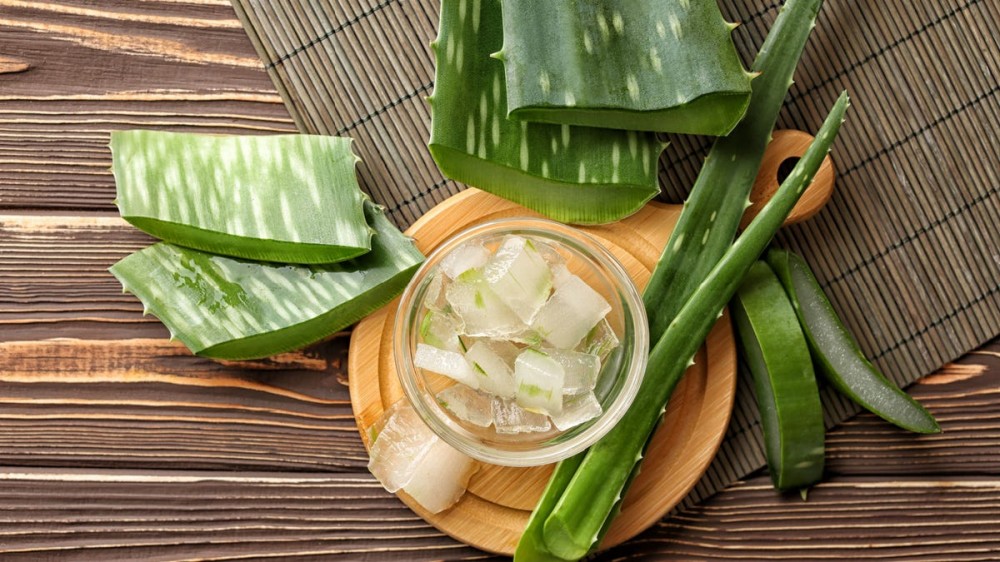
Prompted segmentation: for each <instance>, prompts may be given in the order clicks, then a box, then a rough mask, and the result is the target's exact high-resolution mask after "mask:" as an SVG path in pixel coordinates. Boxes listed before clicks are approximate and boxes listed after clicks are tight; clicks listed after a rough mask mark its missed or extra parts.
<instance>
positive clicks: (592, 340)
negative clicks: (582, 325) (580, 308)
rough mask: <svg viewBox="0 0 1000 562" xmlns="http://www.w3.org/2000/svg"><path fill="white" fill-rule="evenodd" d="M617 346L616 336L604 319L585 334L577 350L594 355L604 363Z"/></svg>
mask: <svg viewBox="0 0 1000 562" xmlns="http://www.w3.org/2000/svg"><path fill="white" fill-rule="evenodd" d="M618 344H619V341H618V336H616V335H615V331H614V330H612V329H611V324H608V321H607V319H604V320H601V321H600V322H598V323H597V325H596V326H594V328H593V329H592V330H590V332H588V333H587V336H586V337H585V338H583V341H582V342H580V346H579V349H580V351H582V352H584V353H590V354H591V355H596V356H597V357H598V358H599V359H600V360H601V361H604V360H605V359H607V357H608V355H610V354H611V352H612V351H614V349H615V348H616V347H618Z"/></svg>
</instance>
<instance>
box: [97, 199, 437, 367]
mask: <svg viewBox="0 0 1000 562" xmlns="http://www.w3.org/2000/svg"><path fill="white" fill-rule="evenodd" d="M365 215H366V216H367V218H368V220H369V221H370V222H371V223H372V226H373V227H374V229H375V235H374V236H373V237H372V249H371V252H369V253H367V254H365V255H363V256H361V257H359V258H355V259H353V260H348V261H344V262H341V263H337V264H328V265H315V266H294V265H278V264H264V263H257V262H248V261H243V260H239V259H234V258H228V257H223V256H218V255H213V254H207V253H204V252H200V251H198V250H192V249H188V248H182V247H179V246H174V245H172V244H167V243H159V244H155V245H153V246H150V247H148V248H146V249H144V250H141V251H139V252H136V253H134V254H132V255H130V256H128V257H126V258H125V259H123V260H121V261H119V262H118V263H116V264H115V265H114V266H112V267H111V273H112V274H114V276H115V277H117V278H118V280H119V281H120V282H121V284H122V287H123V288H124V290H125V291H127V292H131V293H133V294H135V295H136V296H137V297H139V299H140V300H142V302H143V304H144V305H145V306H146V308H147V310H148V311H149V312H151V313H153V314H154V315H156V316H157V317H158V318H159V319H160V320H161V321H162V322H163V323H164V324H166V326H167V328H169V329H170V332H171V334H173V335H174V336H175V337H176V338H177V339H179V340H181V341H182V342H183V343H184V344H185V345H187V346H188V348H190V349H191V351H193V352H194V353H196V354H198V355H204V356H207V357H215V358H220V359H252V358H258V357H267V356H269V355H274V354H275V353H281V352H284V351H288V350H291V349H296V348H298V347H302V346H304V345H307V344H309V343H312V342H314V341H317V340H320V339H322V338H324V337H326V336H328V335H330V334H332V333H334V332H336V331H337V330H340V329H342V328H345V327H346V326H349V325H351V324H353V323H354V322H357V321H358V320H360V319H361V318H362V317H363V316H365V315H366V314H368V313H370V312H371V311H373V310H375V309H376V308H378V307H379V306H382V305H383V304H385V303H386V302H388V301H390V300H391V299H392V298H394V297H395V296H396V295H398V294H399V293H400V292H401V291H402V290H403V287H404V286H405V285H406V283H407V282H408V281H409V279H410V277H411V276H412V275H413V273H414V271H415V270H416V268H417V267H418V266H419V265H420V263H421V262H422V261H423V256H422V255H421V254H420V252H419V251H417V249H416V248H415V247H414V245H413V242H412V240H411V239H410V238H409V237H407V236H405V235H403V234H402V233H401V232H399V230H397V229H396V227H395V226H393V225H392V223H390V222H389V220H388V219H387V218H386V217H385V215H384V214H383V212H382V210H381V209H379V208H378V207H377V206H375V205H374V204H372V203H370V202H365Z"/></svg>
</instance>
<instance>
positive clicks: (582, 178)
mask: <svg viewBox="0 0 1000 562" xmlns="http://www.w3.org/2000/svg"><path fill="white" fill-rule="evenodd" d="M577 181H578V182H579V183H584V182H586V181H587V165H586V164H585V163H584V162H583V160H580V174H579V175H578V176H577Z"/></svg>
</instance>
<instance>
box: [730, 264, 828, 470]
mask: <svg viewBox="0 0 1000 562" xmlns="http://www.w3.org/2000/svg"><path fill="white" fill-rule="evenodd" d="M731 310H732V314H733V322H734V324H736V332H737V334H738V335H739V340H740V350H741V351H742V353H743V357H744V359H745V360H746V362H747V366H748V367H749V368H750V374H751V375H752V376H753V381H754V388H755V389H756V390H757V406H758V409H759V411H760V417H761V425H762V426H763V430H764V451H765V454H766V456H767V466H768V470H769V472H770V474H771V481H772V482H773V483H774V487H775V488H777V489H779V490H790V489H800V488H807V487H809V486H811V485H812V484H815V483H816V482H819V480H820V478H822V477H823V449H824V447H823V441H824V437H825V435H826V428H825V427H824V426H823V405H822V404H821V403H820V401H819V387H818V386H817V384H816V374H815V373H814V372H813V365H812V358H811V357H810V356H809V345H808V344H807V343H806V337H805V335H804V334H803V333H802V328H801V327H800V326H799V319H798V317H797V316H796V315H795V310H794V309H793V308H792V303H791V302H790V301H789V300H788V295H786V294H785V288H784V287H782V285H781V281H779V280H778V277H777V275H775V274H774V271H772V270H771V267H770V266H769V265H767V263H766V262H763V261H758V262H757V263H755V264H753V266H752V267H751V268H750V271H749V272H747V275H746V277H745V278H744V279H743V283H742V284H741V285H740V287H739V289H738V290H737V291H736V296H735V297H733V300H732V303H731Z"/></svg>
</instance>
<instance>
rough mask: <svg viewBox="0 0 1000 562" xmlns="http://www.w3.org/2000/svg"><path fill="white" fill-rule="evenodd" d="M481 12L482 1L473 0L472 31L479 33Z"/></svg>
mask: <svg viewBox="0 0 1000 562" xmlns="http://www.w3.org/2000/svg"><path fill="white" fill-rule="evenodd" d="M482 11H483V1H482V0H473V2H472V31H475V32H478V31H479V18H480V16H481V15H482Z"/></svg>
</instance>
